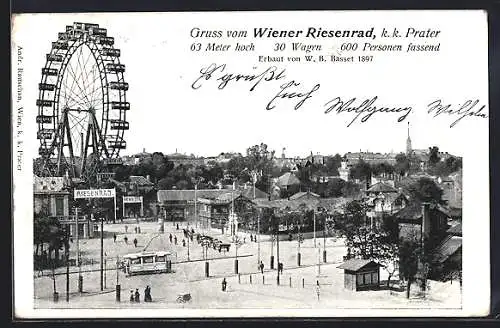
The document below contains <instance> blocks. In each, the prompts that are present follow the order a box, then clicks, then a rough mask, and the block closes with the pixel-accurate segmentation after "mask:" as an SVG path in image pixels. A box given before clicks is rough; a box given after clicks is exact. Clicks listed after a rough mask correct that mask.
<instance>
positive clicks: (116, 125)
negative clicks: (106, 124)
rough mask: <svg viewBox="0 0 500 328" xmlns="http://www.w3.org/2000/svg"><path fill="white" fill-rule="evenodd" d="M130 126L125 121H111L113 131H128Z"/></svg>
mask: <svg viewBox="0 0 500 328" xmlns="http://www.w3.org/2000/svg"><path fill="white" fill-rule="evenodd" d="M128 129H129V124H128V122H127V121H124V120H111V130H128Z"/></svg>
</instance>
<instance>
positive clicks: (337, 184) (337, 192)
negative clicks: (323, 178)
mask: <svg viewBox="0 0 500 328" xmlns="http://www.w3.org/2000/svg"><path fill="white" fill-rule="evenodd" d="M346 184H347V182H346V181H344V180H342V179H340V178H338V179H331V180H330V181H328V183H327V186H326V195H327V196H328V197H340V196H342V195H343V189H344V187H345V185H346Z"/></svg>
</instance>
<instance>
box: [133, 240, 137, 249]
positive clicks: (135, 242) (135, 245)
mask: <svg viewBox="0 0 500 328" xmlns="http://www.w3.org/2000/svg"><path fill="white" fill-rule="evenodd" d="M134 247H137V238H134Z"/></svg>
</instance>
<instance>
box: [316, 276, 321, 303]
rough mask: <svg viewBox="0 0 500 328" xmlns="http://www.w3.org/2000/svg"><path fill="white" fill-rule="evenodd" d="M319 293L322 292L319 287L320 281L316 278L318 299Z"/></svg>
mask: <svg viewBox="0 0 500 328" xmlns="http://www.w3.org/2000/svg"><path fill="white" fill-rule="evenodd" d="M319 293H320V289H319V281H318V280H316V294H317V295H318V301H319Z"/></svg>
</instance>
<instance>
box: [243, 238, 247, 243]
mask: <svg viewBox="0 0 500 328" xmlns="http://www.w3.org/2000/svg"><path fill="white" fill-rule="evenodd" d="M246 242H247V237H246V236H245V237H243V244H246Z"/></svg>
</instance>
